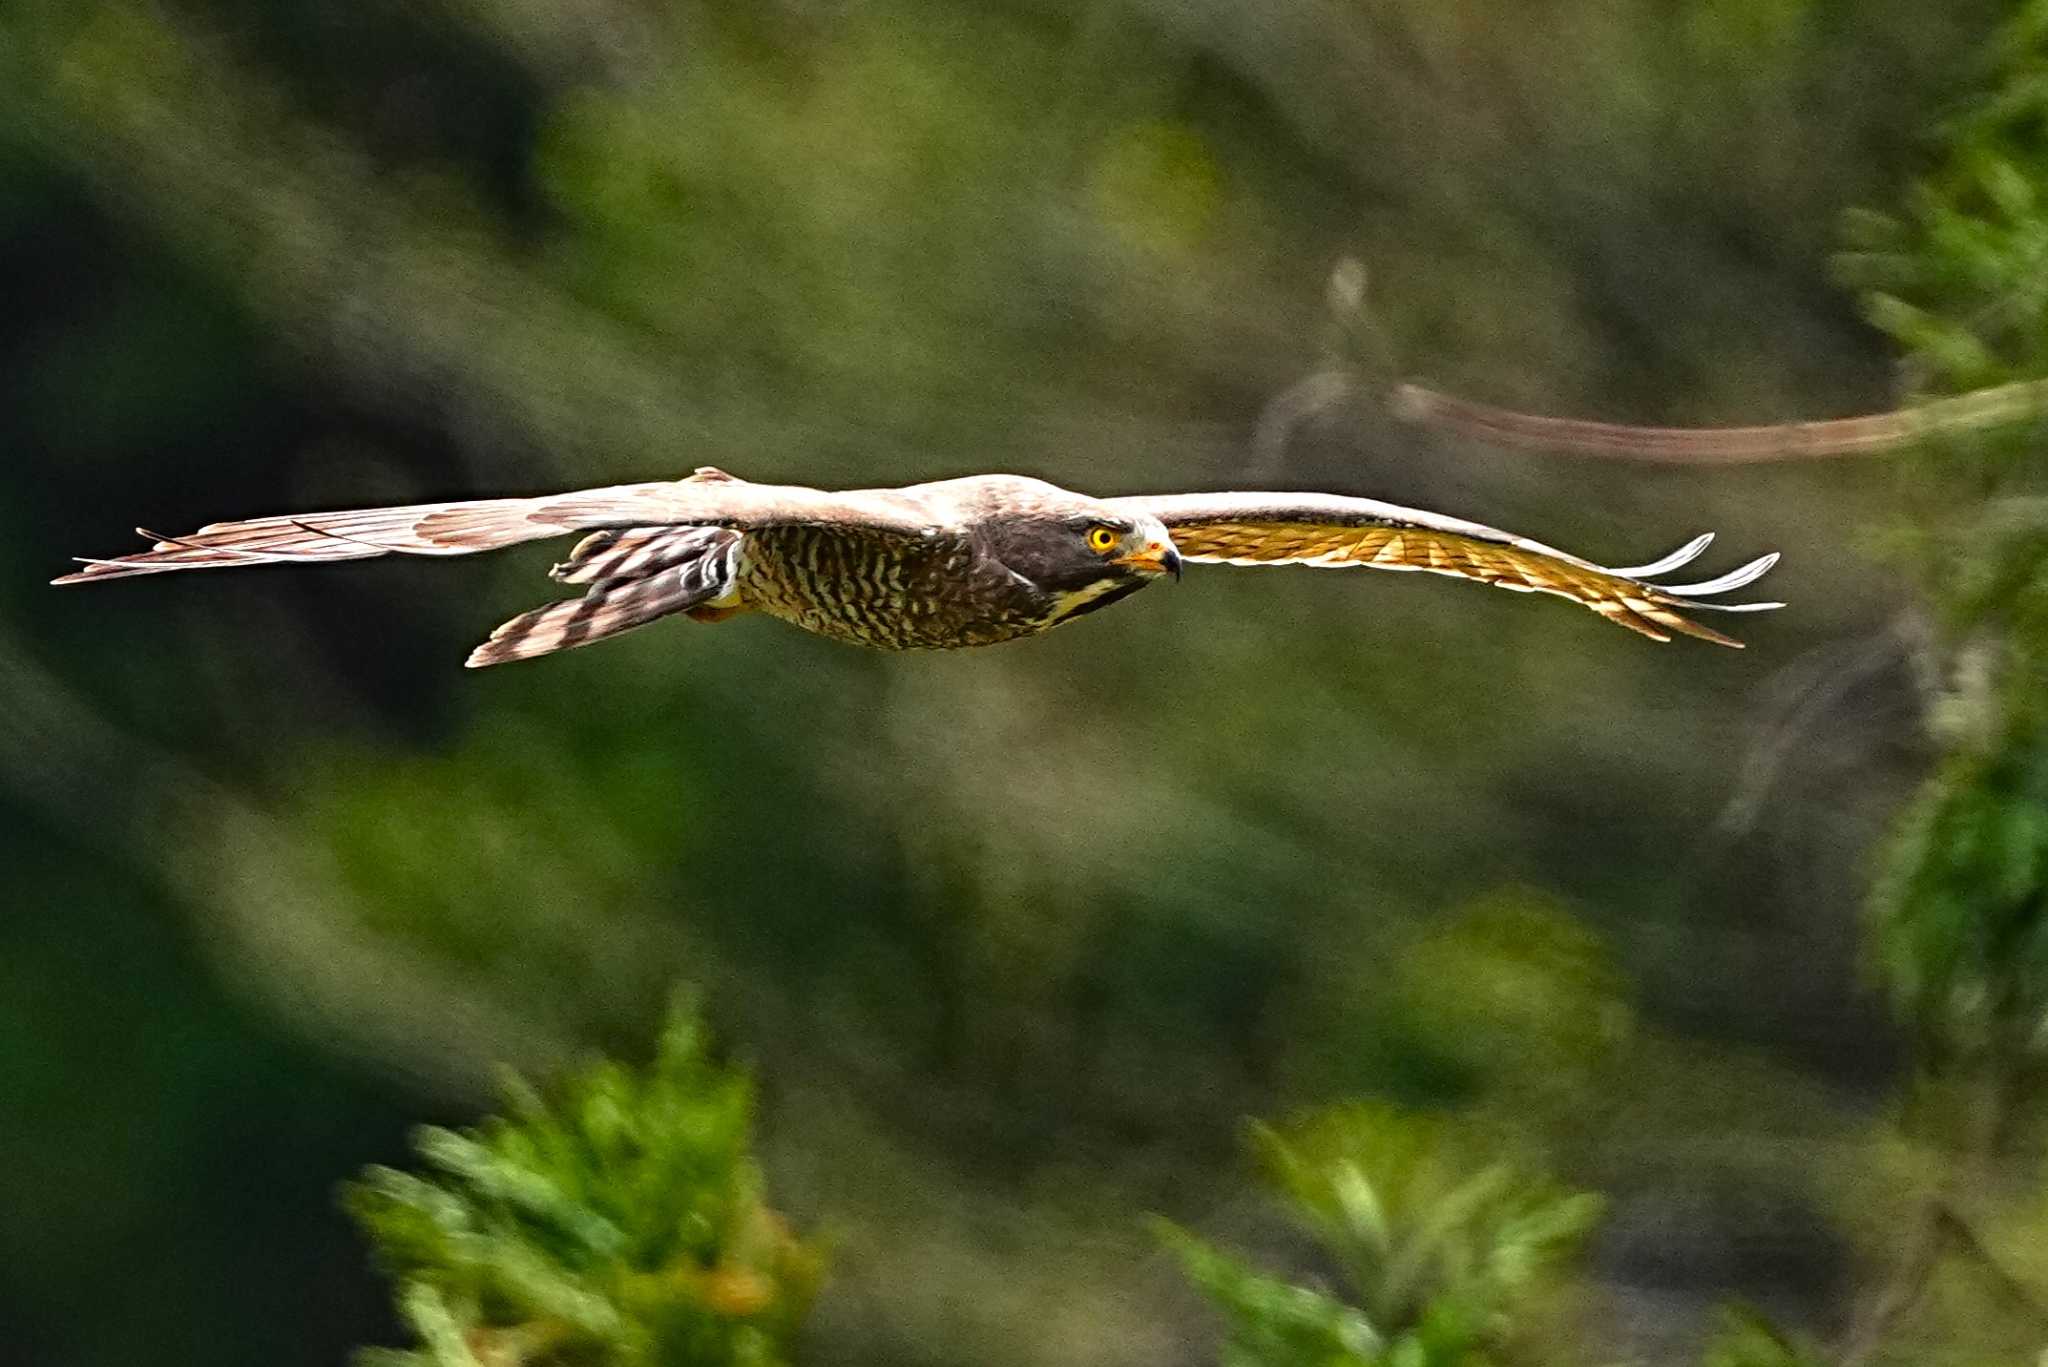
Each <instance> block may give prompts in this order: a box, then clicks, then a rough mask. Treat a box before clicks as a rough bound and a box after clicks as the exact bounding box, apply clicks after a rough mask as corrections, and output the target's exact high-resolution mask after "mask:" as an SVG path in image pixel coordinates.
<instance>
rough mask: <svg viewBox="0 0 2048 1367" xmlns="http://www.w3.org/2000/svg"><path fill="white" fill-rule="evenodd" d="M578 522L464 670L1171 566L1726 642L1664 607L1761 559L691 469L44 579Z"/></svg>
mask: <svg viewBox="0 0 2048 1367" xmlns="http://www.w3.org/2000/svg"><path fill="white" fill-rule="evenodd" d="M570 532H585V533H588V534H587V535H586V536H584V538H583V539H582V540H581V541H579V542H577V543H576V546H575V548H574V549H573V550H571V551H570V552H569V558H568V559H567V560H565V561H563V562H562V563H561V564H559V565H557V566H555V567H554V569H553V571H551V574H552V577H553V578H554V579H556V580H557V581H558V582H560V583H564V584H573V585H576V586H578V587H580V588H582V589H583V596H582V597H580V598H569V599H563V600H561V601H558V602H554V603H550V604H548V605H547V606H545V607H541V608H536V609H534V610H533V611H531V612H527V613H522V614H521V615H520V616H518V617H515V618H513V619H512V620H511V621H509V622H507V623H505V624H504V625H503V626H501V627H499V628H498V629H497V630H496V631H494V632H492V633H491V639H490V640H488V641H486V642H484V643H483V644H482V645H480V646H478V647H477V648H476V649H475V651H473V652H472V653H471V654H470V657H469V664H470V665H471V666H472V667H475V666H480V665H493V664H501V663H503V662H505V661H507V660H523V659H529V658H531V657H533V656H536V655H546V654H550V653H552V652H554V651H557V650H567V649H569V648H571V647H573V646H580V645H588V644H589V643H590V642H592V641H597V640H602V639H603V638H605V637H607V636H616V635H618V634H619V633H620V632H622V631H628V630H630V629H632V628H634V627H637V626H642V625H644V624H646V623H648V622H652V621H654V620H655V619H656V618H658V617H666V616H668V615H669V614H671V613H677V612H680V613H682V614H684V615H685V616H688V617H691V618H694V619H695V620H697V621H699V622H717V621H722V620H724V619H725V618H727V617H730V616H732V615H734V614H735V613H742V612H762V613H766V614H768V615H769V616H771V617H779V618H781V619H782V620H784V621H786V622H793V623H795V624H796V625H797V626H800V627H803V628H804V629H805V630H807V631H814V632H817V633H818V634H819V635H821V636H829V637H832V638H833V639H835V640H841V641H851V642H853V643H855V644H858V645H864V646H874V647H878V648H880V649H883V650H915V649H950V648H953V647H958V646H979V645H991V644H993V643H995V642H997V641H1008V640H1012V639H1015V638H1017V637H1021V636H1035V635H1037V634H1038V633H1040V632H1042V631H1048V630H1050V629H1051V628H1053V627H1055V626H1058V625H1059V624H1060V623H1062V622H1066V621H1070V620H1072V619H1073V618H1075V617H1079V616H1081V615H1082V614H1084V613H1089V612H1094V611H1095V610H1096V609H1098V608H1105V607H1108V606H1109V605H1110V604H1111V603H1114V602H1116V601H1118V600H1119V599H1122V598H1127V597H1129V596H1130V595H1131V594H1133V593H1136V592H1137V591H1138V590H1139V589H1142V588H1144V587H1145V586H1146V585H1147V584H1150V583H1151V582H1152V581H1153V580H1155V579H1158V578H1160V577H1162V576H1164V575H1173V576H1174V577H1176V578H1178V577H1179V575H1180V572H1181V565H1182V563H1183V562H1190V563H1198V564H1226V565H1315V566H1322V567H1327V568H1340V567H1349V566H1364V567H1366V568H1368V569H1380V570H1423V571H1427V572H1429V573H1432V574H1447V575H1454V576H1456V577H1458V578H1460V579H1472V580H1477V581H1478V582H1480V583H1482V584H1492V585H1494V586H1495V587H1496V588H1504V589H1513V590H1516V591H1517V592H1522V593H1549V594H1555V595H1557V596H1559V597H1562V598H1569V599H1571V600H1572V601H1574V602H1577V603H1582V604H1584V605H1585V606H1587V607H1589V608H1591V609H1592V610H1593V611H1595V612H1597V613H1599V614H1600V615H1601V616H1603V617H1605V618H1607V620H1609V621H1610V622H1615V623H1618V624H1619V625H1621V626H1624V627H1627V628H1628V629H1629V630H1631V631H1637V632H1641V633H1642V634H1643V635H1645V636H1648V637H1651V638H1653V639H1655V640H1659V641H1668V640H1669V639H1670V633H1673V632H1676V633H1679V634H1681V635H1685V636H1694V637H1697V638H1699V639H1700V640H1704V641H1713V642H1716V643H1717V644H1720V645H1726V646H1734V645H1739V644H1740V643H1739V642H1737V641H1734V640H1731V639H1730V638H1729V637H1726V636H1723V635H1722V634H1721V633H1720V632H1717V631H1713V630H1711V629H1709V628H1707V627H1704V626H1701V625H1700V624H1699V623H1697V622H1694V621H1691V620H1688V619H1687V618H1686V617H1684V616H1682V615H1681V613H1680V609H1684V610H1687V611H1692V610H1696V609H1712V610H1715V611H1720V612H1760V611H1763V610H1765V609H1768V608H1775V607H1779V606H1781V605H1780V604H1777V603H1727V602H1708V601H1705V600H1706V599H1707V598H1708V597H1710V596H1712V595H1717V594H1723V593H1727V592H1729V591H1731V590H1734V589H1739V588H1742V587H1743V586H1744V585H1746V584H1749V583H1750V582H1752V581H1753V580H1755V579H1757V578H1758V577H1760V576H1761V575H1762V574H1763V573H1764V572H1765V571H1767V570H1769V569H1770V568H1771V566H1772V565H1774V564H1776V563H1777V559H1778V557H1777V555H1776V554H1771V555H1766V556H1762V557H1760V558H1759V559H1756V560H1752V561H1750V562H1749V563H1748V564H1747V565H1744V566H1742V567H1741V568H1740V569H1737V570H1732V571H1730V572H1729V573H1727V574H1724V575H1721V576H1719V577H1718V578H1713V579H1705V580H1701V581H1699V582H1698V583H1692V584H1665V583H1653V582H1651V580H1652V579H1653V578H1656V577H1661V576H1663V575H1665V574H1667V573H1668V572H1670V571H1672V570H1675V569H1677V568H1678V567H1679V566H1681V565H1684V564H1687V563H1688V562H1690V561H1692V560H1693V559H1694V558H1696V557H1697V556H1698V555H1699V554H1700V552H1701V551H1703V550H1705V549H1706V546H1707V543H1708V541H1710V540H1711V539H1712V536H1711V534H1708V535H1703V536H1700V537H1697V538H1695V539H1694V540H1692V541H1690V542H1688V543H1687V544H1686V545H1684V546H1682V547H1680V548H1679V549H1678V550H1676V551H1674V552H1672V553H1671V554H1670V555H1667V556H1664V557H1663V558H1662V559H1659V560H1656V561H1653V562H1651V563H1649V564H1646V565H1635V566H1631V567H1629V568H1626V569H1611V568H1607V567H1605V566H1601V565H1595V564H1593V563H1592V562H1591V561H1588V560H1581V559H1580V558H1579V557H1578V556H1575V555H1569V554H1567V553H1565V552H1564V551H1560V550H1554V549H1552V548H1551V547H1549V546H1545V545H1542V544H1540V543H1538V542H1534V541H1527V540H1524V539H1523V538H1521V537H1518V536H1512V535H1510V534H1508V533H1507V532H1502V531H1496V530H1494V529H1493V528H1491V527H1482V526H1480V525H1479V524H1477V523H1474V522H1463V521H1459V520H1458V519H1456V518H1451V517H1444V516H1441V515H1439V514H1437V513H1431V512H1423V511H1420V510H1418V509H1414V508H1402V507H1397V506H1395V505H1394V504H1391V503H1380V502H1376V501H1374V500H1372V499H1365V498H1347V497H1342V496H1339V495H1335V494H1313V493H1221V494H1159V495H1143V496H1138V497H1130V498H1093V497H1090V496H1088V495H1086V494H1077V493H1073V492H1071V491H1069V490H1066V489H1061V488H1059V487H1057V486H1055V485H1051V484H1047V483H1044V482H1043V481H1041V480H1035V479H1025V478H1022V477H1019V476H1014V475H972V476H969V477H967V478H965V479H949V480H941V481H938V482H936V483H931V484H914V485H909V486H907V487H904V488H900V489H860V490H851V491H842V492H832V491H826V490H821V489H810V488H803V487H800V486H795V485H777V484H754V483H751V482H749V481H747V480H743V479H736V478H734V477H733V476H731V475H728V474H726V473H725V472H724V471H722V470H715V469H711V468H710V467H706V468H704V469H700V470H698V471H697V472H696V473H695V474H693V475H691V476H690V477H688V478H687V479H681V480H673V481H668V482H664V483H654V484H624V485H618V486H615V487H613V488H607V489H587V490H584V491H582V492H580V493H572V494H560V495H553V496H542V497H538V498H493V499H481V500H477V501H473V502H464V503H425V504H417V505H414V506H411V507H403V508H371V509H366V510H363V511H358V512H338V513H309V514H305V515H302V516H289V515H287V516H282V517H259V518H253V519H251V520H249V521H246V522H216V523H213V524H211V525H209V526H205V527H201V528H200V529H199V530H198V531H196V532H193V533H192V534H191V535H189V536H159V535H158V534H156V533H154V532H148V531H143V532H141V534H142V535H143V536H145V537H148V538H149V539H151V540H152V541H154V542H155V543H156V544H155V545H153V546H152V547H151V548H150V549H149V550H146V551H140V552H137V553H135V554H133V555H124V556H121V557H119V558H116V559H111V560H85V559H82V560H81V562H80V563H82V564H83V565H84V567H85V568H83V569H81V570H79V571H78V572H76V573H74V574H67V575H65V576H64V577H62V578H61V579H58V580H56V581H55V582H57V583H59V584H77V583H88V582H91V581H94V580H100V579H118V578H122V577H124V576H127V575H136V574H161V573H163V572H165V571H169V570H191V569H213V568H219V567H222V566H229V565H271V564H282V563H299V562H304V561H322V560H361V559H367V558H369V557H371V556H379V555H391V554H399V555H468V554H470V553H472V552H475V551H488V550H496V549H497V548H498V547H500V546H511V545H515V544H517V543H519V542H522V541H533V540H537V539H539V538H542V537H551V536H561V535H565V534H567V533H570Z"/></svg>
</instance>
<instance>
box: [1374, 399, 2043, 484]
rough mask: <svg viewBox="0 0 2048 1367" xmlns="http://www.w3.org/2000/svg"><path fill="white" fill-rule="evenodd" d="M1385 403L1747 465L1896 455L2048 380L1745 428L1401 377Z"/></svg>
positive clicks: (1421, 422) (1574, 449)
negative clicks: (1552, 411)
mask: <svg viewBox="0 0 2048 1367" xmlns="http://www.w3.org/2000/svg"><path fill="white" fill-rule="evenodd" d="M1386 406H1387V411H1388V412H1390V413H1392V414H1393V415H1394V416H1396V417H1398V418H1401V419H1403V420H1405V421H1407V422H1410V423H1414V424H1416V425H1418V426H1424V427H1431V428H1435V429H1438V430H1441V431H1446V432H1451V433H1454V434H1456V435H1458V436H1461V437H1469V438H1472V439H1473V440H1476V441H1483V442H1487V443H1489V444H1491V445H1495V446H1504V447H1511V448H1519V449H1532V450H1543V451H1551V452H1555V453H1557V454H1560V455H1573V456H1609V457H1614V458H1616V459H1621V460H1641V461H1653V462H1657V463H1660V464H1670V465H1742V464H1749V463H1753V462H1758V461H1780V460H1820V459H1825V458H1828V457H1834V456H1870V455H1889V454H1893V453H1895V452H1898V451H1902V450H1906V449H1908V448H1910V447H1913V446H1917V445H1919V444H1921V443H1923V442H1926V441H1930V440H1933V439H1936V438H1940V437H1947V436H1953V435H1957V434H1959V433H1966V432H1979V431H1985V430H1988V429H1991V428H1996V427H2005V426H2010V425H2012V424H2015V423H2021V422H2027V421H2030V420H2035V419H2038V418H2040V417H2042V416H2043V415H2044V414H2048V380H2017V381H2014V382H2012V383H2010V384H2002V385H1996V386H1993V387H1991V388H1989V389H1981V390H1975V391H1973V392H1971V393H1968V394H1958V395H1955V396H1953V397H1951V398H1944V399H1934V400H1931V401H1929V402H1927V403H1924V404H1920V405H1918V406H1916V407H1912V408H1900V409H1893V410H1891V411H1890V412H1885V413H1871V414H1866V415H1863V416H1861V417H1853V418H1824V419H1819V420H1815V421H1811V422H1783V423H1766V424H1759V425H1755V426H1745V427H1639V426H1635V425H1632V424H1628V423H1612V422H1591V421H1586V420H1583V419H1577V418H1553V417H1544V416H1540V415H1538V414H1534V413H1518V412H1515V411H1514V410H1512V409H1507V408H1499V407H1496V406H1494V405H1492V404H1485V403H1479V402H1477V401H1475V400H1472V399H1463V398H1459V397H1458V396H1457V395H1454V394H1446V393H1444V392H1442V391H1441V390H1436V389H1430V388H1428V387H1426V386H1423V385H1419V384H1412V383H1410V384H1400V385H1396V386H1395V387H1394V388H1393V389H1392V390H1391V391H1390V392H1389V393H1388V396H1387V399H1386Z"/></svg>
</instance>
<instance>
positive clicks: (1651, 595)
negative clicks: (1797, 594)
mask: <svg viewBox="0 0 2048 1367" xmlns="http://www.w3.org/2000/svg"><path fill="white" fill-rule="evenodd" d="M1106 501H1107V502H1108V503H1110V504H1112V505H1113V506H1115V507H1118V508H1123V509H1126V510H1129V511H1133V512H1140V513H1149V514H1151V515H1152V516H1153V517H1156V518H1158V519H1159V520H1160V521H1161V522H1163V523H1165V524H1166V528H1167V530H1168V531H1169V532H1171V533H1172V535H1173V539H1174V544H1175V545H1176V546H1177V547H1178V548H1179V550H1180V553H1181V556H1182V557H1183V558H1184V559H1187V560H1192V561H1209V562H1215V563H1221V564H1227V565H1316V566H1322V567H1326V568H1345V567H1349V566H1354V565H1362V566H1365V567H1366V568H1368V569H1380V570H1422V571H1426V572H1428V573H1431V574H1448V575H1454V576H1456V577H1457V578H1460V579H1474V580H1477V581H1479V582H1480V583H1482V584H1492V585H1493V586H1494V587H1496V588H1503V589H1513V590H1515V591H1516V592H1518V593H1552V594H1556V595H1558V596H1559V597H1561V598H1569V599H1571V600H1572V601H1573V602H1575V603H1583V604H1584V605H1585V606H1587V607H1589V608H1591V609H1592V610H1593V611H1595V612H1597V613H1599V614H1600V615H1601V616H1603V617H1605V618H1606V619H1607V620H1608V621H1610V622H1615V623H1618V624H1619V625H1621V626H1625V627H1627V628H1628V629H1629V630H1631V631H1639V632H1641V633H1642V634H1643V635H1645V636H1648V637H1651V638H1652V639H1654V640H1658V641H1668V640H1670V639H1671V636H1670V633H1672V632H1677V633H1679V634H1681V635H1685V636H1696V637H1698V638H1699V639H1700V640H1703V641H1712V642H1714V643H1716V644H1717V645H1724V646H1735V647H1738V648H1740V646H1741V644H1742V643H1741V642H1740V641H1737V640H1734V639H1732V638H1730V637H1727V636H1723V635H1722V634H1721V633H1720V632H1718V631H1714V630H1712V629H1710V628H1707V627H1703V626H1701V625H1700V624H1699V623H1697V622H1694V621H1690V620H1688V619H1687V618H1685V617H1684V616H1681V615H1680V614H1679V612H1678V611H1677V609H1680V608H1683V609H1686V610H1688V611H1691V610H1694V609H1706V610H1711V611H1716V612H1763V611H1766V610H1768V609H1771V608H1776V607H1782V606H1784V605H1783V604H1781V603H1715V602H1706V601H1703V600H1704V599H1705V598H1706V597H1708V596H1710V595H1713V594H1720V593H1728V592H1731V591H1732V590H1735V589H1739V588H1741V587H1743V586H1744V585H1746V584H1749V583H1752V582H1754V581H1755V580H1756V579H1758V578H1760V577H1761V576H1762V575H1763V574H1764V573H1765V572H1766V571H1767V570H1769V569H1770V568H1771V566H1773V565H1775V564H1777V563H1778V556H1777V553H1776V552H1773V553H1771V554H1770V555H1765V556H1760V557H1758V558H1757V559H1755V560H1752V561H1750V562H1749V563H1748V564H1747V565H1744V566H1742V567H1741V568H1740V569H1737V570H1732V571H1730V572H1729V573H1727V574H1724V575H1721V576H1719V577H1718V578H1714V579H1705V580H1701V581H1700V582H1698V583H1693V584H1655V583H1651V582H1649V581H1650V578H1651V577H1652V576H1657V575H1663V574H1667V573H1669V572H1670V571H1672V570H1675V569H1677V568H1679V567H1680V566H1681V565H1685V564H1688V563H1690V562H1691V561H1692V560H1694V559H1696V558H1697V557H1698V556H1699V554H1700V552H1701V551H1704V550H1705V549H1706V548H1707V543H1708V542H1710V541H1712V540H1713V534H1712V533H1707V534H1706V535H1703V536H1699V537H1696V538H1694V539H1693V540H1692V541H1690V542H1688V543H1686V544H1685V545H1684V546H1682V547H1680V548H1679V549H1678V550H1676V551H1673V552H1672V553H1671V554H1670V555H1667V556H1665V557H1663V558H1662V559H1660V560H1656V561H1653V562H1652V563H1650V564H1647V565H1633V566H1630V567H1628V568H1626V569H1614V568H1610V567H1608V566H1604V565H1595V564H1593V563H1592V562H1591V561H1589V560H1581V559H1580V558H1579V557H1578V556H1576V555H1571V554H1568V553H1567V552H1564V551H1560V550H1557V549H1555V548H1554V547H1550V546H1545V545H1543V544H1542V543H1541V542H1537V541H1530V540H1527V539H1525V538H1523V537H1519V536H1513V535H1510V534H1509V533H1507V532H1503V531H1499V530H1497V529H1495V528H1493V527H1485V526H1481V525H1480V524H1478V523H1476V522H1464V521H1461V520H1459V519H1457V518H1454V517H1444V516H1441V515H1440V514H1437V513H1431V512H1425V511H1422V510H1421V509H1417V508H1403V507H1399V506H1397V505H1395V504H1392V503H1381V502H1379V501H1377V500H1375V499H1369V498H1346V497H1342V496H1340V495H1336V494H1287V493H1275V494H1264V493H1244V494H1240V493H1227V494H1162V495H1158V496H1155V497H1139V498H1113V499H1108V500H1106Z"/></svg>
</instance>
